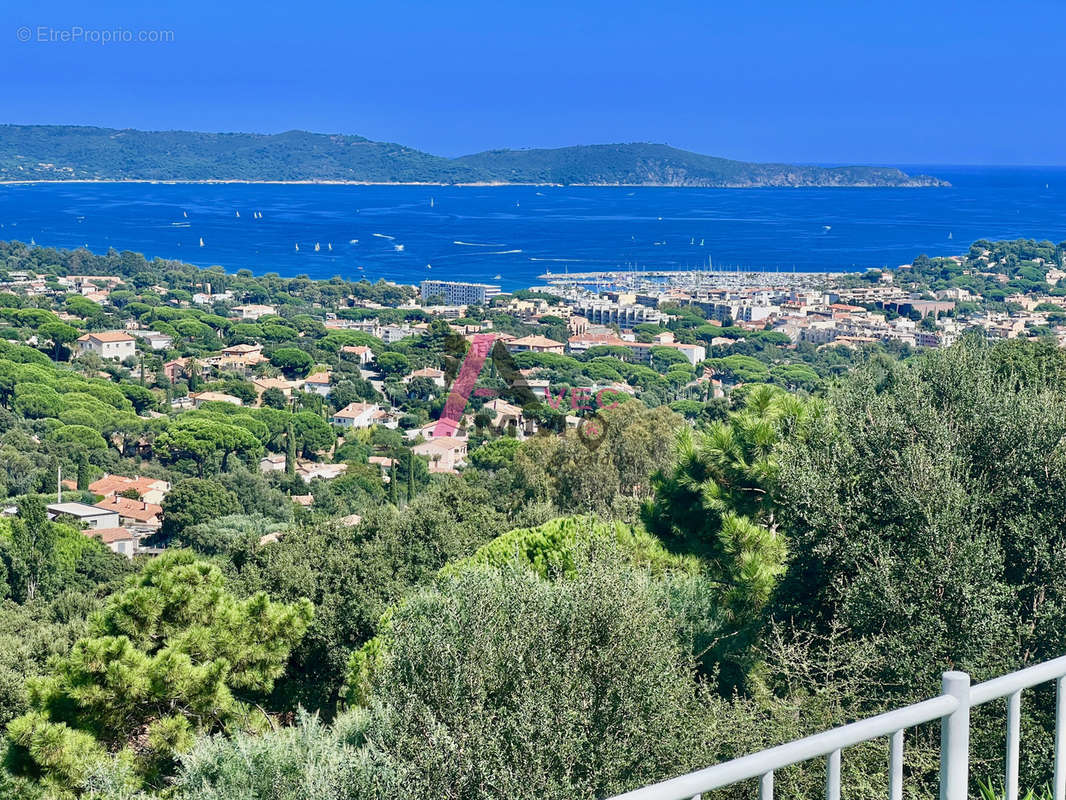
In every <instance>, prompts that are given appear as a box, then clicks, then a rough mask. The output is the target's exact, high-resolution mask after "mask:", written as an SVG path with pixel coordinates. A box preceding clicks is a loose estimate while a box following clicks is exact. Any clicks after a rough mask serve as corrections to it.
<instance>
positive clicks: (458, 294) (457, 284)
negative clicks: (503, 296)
mask: <svg viewBox="0 0 1066 800" xmlns="http://www.w3.org/2000/svg"><path fill="white" fill-rule="evenodd" d="M498 294H500V287H499V286H498V285H497V284H491V283H464V282H461V281H422V301H423V302H425V301H426V300H429V298H431V297H443V298H444V303H445V304H446V305H450V306H465V305H479V306H482V305H485V304H486V303H488V302H489V301H491V300H492V298H494V297H496V296H497V295H498Z"/></svg>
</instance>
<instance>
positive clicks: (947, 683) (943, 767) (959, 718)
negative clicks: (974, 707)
mask: <svg viewBox="0 0 1066 800" xmlns="http://www.w3.org/2000/svg"><path fill="white" fill-rule="evenodd" d="M941 693H942V694H946V695H950V696H951V697H954V698H955V699H956V700H958V701H959V707H958V708H956V709H955V710H954V711H953V712H951V713H950V714H948V715H947V716H946V717H944V718H942V719H941V720H940V800H966V797H967V790H968V788H969V782H970V676H969V675H967V674H966V673H965V672H945V673H944V674H943V676H942V678H941Z"/></svg>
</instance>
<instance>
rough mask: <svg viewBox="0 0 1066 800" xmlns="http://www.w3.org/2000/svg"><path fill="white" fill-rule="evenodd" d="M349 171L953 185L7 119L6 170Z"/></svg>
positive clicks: (403, 179)
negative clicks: (451, 153) (447, 153)
mask: <svg viewBox="0 0 1066 800" xmlns="http://www.w3.org/2000/svg"><path fill="white" fill-rule="evenodd" d="M27 180H47V181H51V180H115V181H121V180H160V181H351V182H358V183H443V184H448V183H557V184H589V185H612V184H613V185H632V186H705V187H753V186H946V185H948V184H947V183H945V182H944V181H940V180H938V179H936V178H932V177H929V176H926V175H916V176H911V175H907V174H906V173H903V172H901V171H900V170H898V169H892V168H887V167H859V166H857V167H833V168H825V167H812V166H795V165H790V164H752V163H747V162H743V161H731V160H729V159H725V158H715V157H713V156H705V155H700V154H699V153H690V152H688V151H686V150H678V149H676V148H673V147H668V146H666V145H661V144H642V143H638V144H605V145H587V146H578V147H562V148H557V149H551V150H490V151H487V152H484V153H476V154H474V155H469V156H462V157H461V158H442V157H440V156H434V155H431V154H429V153H423V152H421V151H420V150H414V149H412V148H410V147H404V146H403V145H399V144H390V143H387V142H374V141H371V140H370V139H365V138H363V137H361V136H344V135H339V134H321V133H308V132H307V131H288V132H287V133H278V134H255V133H194V132H189V131H137V130H116V129H113V128H93V127H84V126H75V125H0V181H27Z"/></svg>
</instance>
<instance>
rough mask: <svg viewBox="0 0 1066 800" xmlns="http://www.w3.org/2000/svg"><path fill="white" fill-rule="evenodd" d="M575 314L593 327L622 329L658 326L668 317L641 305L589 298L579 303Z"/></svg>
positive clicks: (575, 307)
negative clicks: (614, 326) (609, 326)
mask: <svg viewBox="0 0 1066 800" xmlns="http://www.w3.org/2000/svg"><path fill="white" fill-rule="evenodd" d="M574 313H575V314H577V315H578V316H580V317H584V318H585V319H586V320H588V321H589V323H590V324H592V325H617V326H618V327H620V328H632V327H633V326H634V325H639V324H641V323H644V322H647V323H652V324H655V325H658V324H660V323H662V322H664V321H665V320H666V315H665V314H664V313H662V312H661V311H659V310H658V309H654V308H648V307H647V306H642V305H640V304H639V303H612V302H610V301H607V300H600V299H589V298H586V299H582V300H579V301H577V302H576V303H575V304H574Z"/></svg>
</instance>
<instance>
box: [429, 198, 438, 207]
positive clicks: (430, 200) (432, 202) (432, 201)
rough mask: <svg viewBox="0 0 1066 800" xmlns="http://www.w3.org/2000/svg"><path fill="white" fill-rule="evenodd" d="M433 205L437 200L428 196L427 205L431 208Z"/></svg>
mask: <svg viewBox="0 0 1066 800" xmlns="http://www.w3.org/2000/svg"><path fill="white" fill-rule="evenodd" d="M435 205H437V202H436V201H435V200H434V199H433V198H432V197H431V198H429V207H430V208H433V207H434V206H435Z"/></svg>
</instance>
